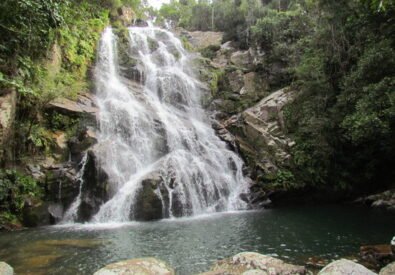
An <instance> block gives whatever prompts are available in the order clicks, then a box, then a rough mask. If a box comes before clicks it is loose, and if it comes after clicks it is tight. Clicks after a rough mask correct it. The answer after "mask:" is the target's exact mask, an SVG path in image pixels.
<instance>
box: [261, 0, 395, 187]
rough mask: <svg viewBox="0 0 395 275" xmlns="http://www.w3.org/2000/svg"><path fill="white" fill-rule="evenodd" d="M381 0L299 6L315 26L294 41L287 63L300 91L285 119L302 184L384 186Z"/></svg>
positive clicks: (387, 112) (388, 42)
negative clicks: (293, 49) (292, 141)
mask: <svg viewBox="0 0 395 275" xmlns="http://www.w3.org/2000/svg"><path fill="white" fill-rule="evenodd" d="M379 2H380V3H381V4H380V3H379ZM384 2H385V1H336V2H332V1H324V0H321V1H318V2H317V3H313V4H312V3H302V5H301V7H302V6H303V7H304V9H305V10H304V12H303V14H307V15H308V16H309V20H312V21H311V22H312V24H313V25H315V26H316V27H315V28H314V30H313V31H309V32H306V33H305V34H303V33H302V35H300V36H299V38H298V37H297V41H296V42H295V44H294V45H295V51H294V52H295V57H294V59H293V64H292V63H291V64H290V65H291V71H292V72H293V74H294V78H295V81H294V86H295V88H296V89H298V90H300V94H299V96H298V98H297V99H296V100H295V102H294V103H293V104H292V105H291V106H288V107H287V109H286V112H285V114H286V122H287V127H288V131H289V132H290V133H291V134H292V135H293V138H294V139H295V141H296V144H297V145H296V146H295V147H294V148H293V157H294V166H295V167H294V168H293V172H294V174H295V175H296V176H297V177H298V178H300V179H302V180H303V181H304V182H306V183H307V184H309V185H314V186H323V185H329V186H332V187H333V188H336V187H339V188H345V187H348V186H352V187H353V188H354V189H360V190H374V189H377V188H380V187H381V186H386V185H387V186H388V185H389V184H391V179H392V178H393V176H394V172H393V169H391V168H390V167H392V166H393V165H394V164H395V157H394V154H393V152H394V149H395V148H394V146H395V145H394V143H393V140H394V136H395V135H394V134H395V127H394V126H395V125H394V121H395V120H394V114H395V108H394V97H395V96H394V94H395V93H394V92H395V89H394V88H395V87H394V78H395V51H394V50H393V49H394V45H395V40H394V38H393V37H394V36H393V35H392V36H391V35H390V33H394V31H395V27H394V24H389V22H392V21H393V18H394V15H395V7H394V6H393V5H392V4H389V3H384ZM383 5H384V6H383ZM372 7H374V8H372ZM278 31H279V32H281V30H278ZM277 35H280V36H281V34H277ZM263 37H269V38H265V41H270V38H271V36H270V35H263ZM296 54H298V55H296Z"/></svg>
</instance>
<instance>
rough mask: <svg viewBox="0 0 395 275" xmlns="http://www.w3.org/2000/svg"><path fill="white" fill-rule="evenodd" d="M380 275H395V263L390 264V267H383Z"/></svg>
mask: <svg viewBox="0 0 395 275" xmlns="http://www.w3.org/2000/svg"><path fill="white" fill-rule="evenodd" d="M379 274H380V275H391V274H395V262H393V263H390V264H389V265H387V266H386V267H383V268H382V269H381V270H380V273H379Z"/></svg>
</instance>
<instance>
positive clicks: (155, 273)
mask: <svg viewBox="0 0 395 275" xmlns="http://www.w3.org/2000/svg"><path fill="white" fill-rule="evenodd" d="M110 274H111V275H126V274H136V275H137V274H141V275H143V274H144V275H174V274H175V272H174V269H172V268H171V267H169V266H168V265H167V264H166V263H165V262H163V261H160V260H158V259H155V258H140V259H131V260H127V261H122V262H117V263H112V264H109V265H107V266H105V267H103V268H102V269H100V270H98V271H96V272H95V273H94V275H110Z"/></svg>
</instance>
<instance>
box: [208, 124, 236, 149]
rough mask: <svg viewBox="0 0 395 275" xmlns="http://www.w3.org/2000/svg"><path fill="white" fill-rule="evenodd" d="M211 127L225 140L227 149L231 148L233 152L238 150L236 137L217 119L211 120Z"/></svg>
mask: <svg viewBox="0 0 395 275" xmlns="http://www.w3.org/2000/svg"><path fill="white" fill-rule="evenodd" d="M212 127H213V129H214V130H215V132H216V134H217V136H218V137H219V138H220V139H221V140H223V141H225V142H226V144H227V145H228V147H229V149H231V150H232V151H234V152H237V151H238V148H237V144H236V139H235V137H234V135H232V134H231V133H230V132H229V131H228V130H227V129H226V128H225V126H224V125H222V124H221V123H219V122H218V121H213V123H212Z"/></svg>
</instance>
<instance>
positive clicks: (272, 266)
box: [203, 252, 307, 275]
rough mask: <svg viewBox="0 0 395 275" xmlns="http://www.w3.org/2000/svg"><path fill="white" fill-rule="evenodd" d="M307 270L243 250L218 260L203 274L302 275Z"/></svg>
mask: <svg viewBox="0 0 395 275" xmlns="http://www.w3.org/2000/svg"><path fill="white" fill-rule="evenodd" d="M306 273H307V270H306V268H304V267H303V266H297V265H292V264H288V263H285V262H284V261H282V260H280V259H276V258H273V257H270V256H266V255H262V254H259V253H255V252H242V253H239V254H237V255H235V256H233V257H231V258H229V259H225V260H222V261H218V262H217V263H216V264H215V265H214V266H213V267H212V268H211V271H209V272H207V273H203V274H206V275H208V274H212V275H213V274H229V275H239V274H240V275H241V274H271V275H297V274H298V275H302V274H306Z"/></svg>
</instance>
